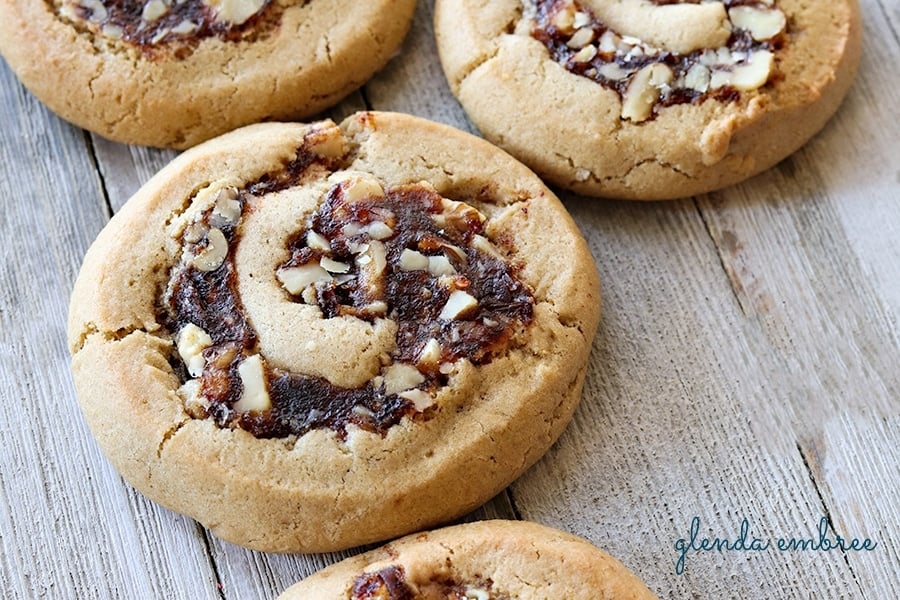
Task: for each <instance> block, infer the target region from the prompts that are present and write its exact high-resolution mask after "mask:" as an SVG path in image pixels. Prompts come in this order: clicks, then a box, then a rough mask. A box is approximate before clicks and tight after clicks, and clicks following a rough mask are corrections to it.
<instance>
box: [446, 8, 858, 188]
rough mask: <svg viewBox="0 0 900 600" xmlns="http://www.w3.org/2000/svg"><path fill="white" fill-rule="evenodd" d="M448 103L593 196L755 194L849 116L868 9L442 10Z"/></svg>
mask: <svg viewBox="0 0 900 600" xmlns="http://www.w3.org/2000/svg"><path fill="white" fill-rule="evenodd" d="M435 32H436V35H437V40H438V51H439V54H440V57H441V62H442V64H443V67H444V72H445V74H446V75H447V79H448V81H449V83H450V87H451V90H452V91H453V93H454V94H455V95H456V96H457V98H458V99H459V100H460V102H461V104H462V105H463V107H464V108H465V110H466V112H467V113H468V115H469V116H470V117H471V118H472V120H473V122H474V123H475V125H476V126H478V128H479V129H480V130H481V132H482V133H483V134H484V135H485V137H487V138H488V139H489V140H491V141H494V142H495V143H497V144H498V145H500V146H502V147H503V148H504V149H506V150H507V151H509V152H510V153H512V154H513V155H514V156H516V157H517V158H519V159H520V160H522V161H523V162H525V163H526V164H528V165H529V166H530V167H532V168H533V169H534V170H535V171H536V172H537V173H538V174H539V175H541V176H542V177H544V178H545V179H547V180H549V181H551V182H552V183H554V184H556V185H559V186H561V187H564V188H566V189H569V190H573V191H575V192H578V193H582V194H586V195H591V196H604V197H619V198H627V199H635V200H657V199H671V198H679V197H684V196H689V195H693V194H698V193H704V192H708V191H711V190H715V189H719V188H722V187H724V186H727V185H731V184H733V183H737V182H739V181H742V180H744V179H746V178H748V177H750V176H752V175H755V174H757V173H760V172H761V171H763V170H765V169H767V168H769V167H771V166H772V165H774V164H775V163H777V162H778V161H779V160H781V159H783V158H784V157H786V156H787V155H789V154H790V153H792V152H794V151H795V150H797V149H798V148H799V147H800V146H801V145H802V144H804V143H805V142H806V141H807V140H808V139H809V138H810V137H812V136H813V135H814V134H815V133H816V132H817V131H819V129H821V128H822V127H823V126H824V124H825V122H826V121H827V120H828V118H830V116H831V115H832V114H833V113H834V112H835V110H837V107H838V105H839V104H840V102H841V100H842V99H843V97H844V95H845V94H846V93H847V91H848V90H849V88H850V84H851V83H852V80H853V77H854V75H855V71H856V66H857V64H858V62H859V55H860V47H861V41H860V40H861V26H860V19H859V8H858V5H857V2H856V0H821V1H819V2H815V3H807V2H804V1H803V0H711V1H703V2H698V1H686V0H681V1H679V0H498V1H497V2H492V3H489V4H488V3H484V2H480V1H478V0H438V2H437V3H436V5H435Z"/></svg>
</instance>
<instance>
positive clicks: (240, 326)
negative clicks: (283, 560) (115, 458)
mask: <svg viewBox="0 0 900 600" xmlns="http://www.w3.org/2000/svg"><path fill="white" fill-rule="evenodd" d="M310 156H312V155H311V154H309V153H304V152H303V151H301V152H300V153H298V158H297V159H296V160H295V161H293V162H292V163H291V164H289V165H288V166H287V167H286V169H285V170H284V172H282V173H281V174H278V175H275V176H266V177H264V178H263V179H261V180H260V181H258V182H254V183H253V184H251V185H248V186H245V187H244V188H243V189H238V188H236V187H222V188H221V189H218V190H216V191H211V190H206V191H204V193H205V194H207V196H208V198H207V199H206V201H205V206H206V207H205V208H203V209H202V210H198V211H196V212H195V214H193V215H189V217H188V218H187V221H184V219H182V221H181V225H180V227H179V229H178V231H177V232H175V233H174V234H173V235H174V237H175V239H176V240H177V241H178V242H179V244H180V246H181V249H182V250H181V256H180V259H179V261H178V263H177V264H176V265H175V266H174V267H173V269H172V271H171V274H170V279H169V283H168V286H167V289H166V291H165V293H164V295H163V298H162V307H161V309H160V312H161V317H160V318H161V322H163V323H164V324H165V325H166V326H167V327H168V328H169V329H170V330H171V331H172V332H173V335H174V337H175V342H176V346H177V351H178V355H179V357H178V361H177V363H180V364H178V367H179V370H180V372H181V373H182V374H183V378H184V380H185V381H184V385H183V386H182V388H181V390H180V394H181V396H182V397H183V398H184V401H185V406H186V407H187V410H188V412H189V413H190V414H191V415H192V416H193V417H195V418H207V417H211V418H212V419H213V420H214V421H215V422H216V423H217V424H218V425H219V426H221V427H241V428H244V429H246V430H248V431H250V432H251V433H252V434H253V435H255V436H257V437H284V436H288V435H292V434H296V435H300V434H303V433H305V432H306V431H309V430H310V429H314V428H325V427H327V428H330V429H332V430H334V431H336V432H337V433H338V434H339V435H341V436H342V437H344V436H346V432H347V426H348V424H351V423H352V424H355V425H356V426H357V427H359V428H362V429H364V430H367V431H372V432H378V433H380V434H382V435H383V434H384V433H386V431H387V429H388V428H390V427H391V426H392V425H395V424H396V423H398V422H399V421H400V420H401V419H402V418H403V417H409V418H412V419H427V418H430V417H431V416H432V415H433V414H434V413H435V411H436V410H439V407H438V406H437V405H436V400H435V395H436V393H437V391H438V390H439V389H440V388H441V387H442V386H444V385H446V384H447V381H448V376H449V374H450V373H451V372H452V370H453V368H454V367H453V365H454V363H455V362H457V361H459V360H461V359H467V360H469V361H471V362H472V363H474V364H484V363H487V362H489V361H490V360H491V359H492V358H493V357H494V356H496V355H497V354H498V353H499V352H502V351H503V350H504V349H505V348H506V347H507V345H508V342H509V341H510V339H511V338H512V336H514V335H515V334H516V333H517V332H519V331H521V330H523V329H524V328H525V327H526V326H527V325H528V324H529V323H530V322H531V320H532V318H533V306H534V298H533V296H532V294H531V292H530V290H529V289H528V287H527V286H526V285H525V284H523V283H522V282H521V281H520V280H519V278H518V277H517V272H518V266H517V265H516V264H514V263H512V262H511V261H510V260H508V259H507V255H508V252H509V251H510V250H511V249H512V246H511V245H510V243H509V242H502V241H501V242H498V243H496V244H495V243H494V242H492V241H490V240H489V239H488V238H487V237H486V236H485V231H484V224H485V217H484V216H483V215H482V214H481V213H480V212H479V211H478V210H476V209H475V208H473V207H472V206H470V205H468V204H465V203H462V202H456V201H453V200H448V199H446V198H443V197H442V196H441V195H440V194H438V193H437V192H436V191H435V190H434V189H433V188H431V187H430V186H429V185H428V184H425V183H419V184H410V185H403V186H398V187H393V188H388V189H385V188H384V187H383V186H382V184H381V183H380V182H379V180H377V179H376V178H375V177H373V176H371V175H368V174H366V173H356V172H344V173H343V175H342V177H343V179H340V178H338V179H339V180H338V181H336V182H334V183H333V185H331V187H330V188H329V189H328V191H327V193H325V195H324V197H323V198H322V200H321V201H320V204H319V206H318V208H317V210H316V211H315V212H314V213H313V214H312V215H311V216H310V217H309V218H308V220H307V222H306V223H299V224H298V230H299V232H298V233H297V234H295V235H294V237H293V238H291V239H290V240H289V242H288V248H287V252H288V255H289V257H288V259H287V260H285V261H284V262H283V263H282V264H280V265H279V266H278V267H277V269H276V273H275V276H276V278H277V280H278V281H279V282H280V283H281V285H282V286H283V291H284V293H285V294H286V296H287V297H288V298H289V299H290V300H291V301H293V302H297V303H302V304H307V305H310V306H314V307H316V308H317V309H318V310H319V311H320V312H321V318H323V319H326V320H328V319H363V320H366V321H369V322H375V321H376V320H379V319H390V320H392V321H394V322H395V323H396V325H397V335H396V340H395V347H394V349H393V351H392V355H391V356H390V360H389V361H385V362H387V363H388V364H384V365H383V366H382V367H381V370H380V372H379V373H378V374H377V375H375V376H374V377H373V378H372V379H371V380H369V381H368V383H366V384H365V385H363V386H362V387H359V388H342V387H338V386H335V385H332V384H331V383H329V382H328V381H327V380H325V379H322V378H317V377H312V376H307V375H303V374H299V373H293V372H289V371H286V370H283V369H280V368H275V367H274V366H271V365H268V364H267V363H266V359H265V357H264V356H262V355H261V354H260V352H259V349H258V338H257V334H256V332H255V330H254V328H253V326H252V324H251V323H250V322H249V319H248V318H247V316H246V315H245V312H244V308H243V306H242V304H241V299H240V297H239V294H238V292H237V272H236V267H235V263H234V254H235V252H234V247H235V245H236V243H237V242H238V241H239V239H240V236H241V220H242V217H243V215H244V213H245V211H247V210H250V209H249V208H248V206H250V205H251V204H253V203H254V202H265V201H268V200H269V198H267V197H266V195H267V194H268V193H269V192H271V191H273V190H278V189H283V188H285V187H290V186H291V185H292V182H293V181H295V180H296V179H297V178H302V177H303V176H304V174H305V173H307V171H309V169H310V168H311V167H312V166H315V167H316V168H321V167H322V165H320V164H318V163H316V162H315V159H312V158H309V157H310ZM195 203H196V201H195ZM201 204H202V203H201ZM289 326H290V325H289V324H285V327H289ZM182 367H183V368H182Z"/></svg>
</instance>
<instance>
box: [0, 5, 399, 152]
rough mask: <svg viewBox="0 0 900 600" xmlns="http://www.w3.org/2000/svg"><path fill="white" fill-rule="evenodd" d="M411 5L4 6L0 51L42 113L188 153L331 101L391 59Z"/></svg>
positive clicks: (302, 115) (306, 114)
mask: <svg viewBox="0 0 900 600" xmlns="http://www.w3.org/2000/svg"><path fill="white" fill-rule="evenodd" d="M415 6H416V3H415V0H373V1H371V2H354V1H353V0H37V1H28V0H4V1H3V2H0V54H2V55H3V57H4V58H5V59H6V61H7V62H8V63H9V65H10V67H11V68H12V69H13V71H14V72H15V73H16V75H17V76H18V77H19V79H20V80H21V81H22V83H23V84H24V85H25V86H26V87H27V88H28V89H29V90H30V91H31V92H32V93H33V94H34V95H35V96H37V97H38V98H39V99H40V100H41V101H42V102H44V103H45V104H46V105H47V106H48V107H49V108H50V109H51V110H53V111H54V112H56V113H57V114H58V115H59V116H60V117H62V118H64V119H66V120H68V121H71V122H72V123H74V124H76V125H78V126H80V127H83V128H85V129H88V130H90V131H93V132H96V133H98V134H100V135H102V136H104V137H107V138H110V139H112V140H114V141H118V142H124V143H128V144H141V145H148V146H160V147H172V148H179V149H183V148H188V147H190V146H193V145H195V144H197V143H199V142H201V141H204V140H207V139H209V138H211V137H214V136H216V135H220V134H222V133H225V132H227V131H230V130H232V129H235V128H237V127H240V126H243V125H248V124H251V123H256V122H260V121H283V120H298V119H301V118H306V117H309V116H311V115H314V114H317V113H319V112H321V111H322V110H324V109H326V108H328V107H330V106H332V105H334V104H336V103H337V102H338V101H339V100H340V99H342V98H343V97H345V96H346V95H347V94H349V93H350V92H352V91H353V90H355V89H357V88H358V87H359V86H361V85H362V84H363V83H365V82H366V81H367V80H368V79H369V78H370V77H371V76H372V75H373V74H374V73H375V72H376V71H377V70H378V69H380V68H381V67H382V66H384V64H385V63H387V61H388V60H389V58H390V57H391V56H392V55H393V54H394V52H395V51H396V50H397V48H398V47H399V46H400V43H401V42H402V40H403V37H404V36H405V35H406V32H407V30H408V29H409V26H410V24H411V22H412V16H413V12H414V11H415Z"/></svg>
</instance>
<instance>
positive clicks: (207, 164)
mask: <svg viewBox="0 0 900 600" xmlns="http://www.w3.org/2000/svg"><path fill="white" fill-rule="evenodd" d="M597 279H598V278H597V273H596V268H595V266H594V263H593V260H592V257H591V255H590V253H589V251H588V249H587V247H586V244H585V242H584V240H583V239H582V237H581V235H580V234H579V232H578V229H577V227H576V226H575V224H574V223H573V222H572V220H571V218H570V217H569V216H568V213H567V212H566V211H565V209H564V208H563V206H562V204H561V203H560V202H559V201H558V199H557V198H556V197H555V196H554V195H553V194H552V193H551V192H550V191H549V190H548V189H547V188H546V187H545V186H544V185H543V183H541V181H540V180H539V179H538V178H537V177H536V176H535V175H534V174H533V173H531V172H530V171H529V170H528V169H527V168H525V167H524V166H522V165H521V164H520V163H518V162H516V161H515V160H514V159H512V158H511V157H509V156H508V155H506V154H505V153H503V152H502V151H500V150H498V149H497V148H495V147H493V146H491V145H490V144H488V143H487V142H485V141H484V140H481V139H479V138H476V137H473V136H471V135H469V134H465V133H462V132H460V131H458V130H455V129H452V128H450V127H447V126H443V125H438V124H435V123H431V122H429V121H425V120H422V119H418V118H414V117H410V116H404V115H399V114H392V113H359V114H357V115H354V116H352V117H350V118H348V119H347V120H345V121H344V122H343V123H342V124H341V125H340V126H337V125H335V124H334V123H332V122H329V121H323V122H319V123H314V124H311V125H302V124H258V125H252V126H249V127H247V128H243V129H240V130H237V131H235V132H232V133H229V134H226V135H225V136H222V137H220V138H216V139H214V140H211V141H209V142H207V143H205V144H202V145H200V146H196V147H195V148H193V149H191V150H189V151H187V152H185V153H184V154H182V155H181V156H179V157H178V158H176V159H175V160H174V161H173V162H172V163H171V164H170V165H169V166H167V167H166V168H165V169H163V170H162V171H161V172H160V173H158V174H157V175H156V176H155V177H153V178H152V179H151V180H150V181H149V182H148V183H147V184H146V185H145V186H144V187H143V188H142V189H141V190H140V191H138V192H137V193H136V195H135V196H134V197H133V198H131V199H130V200H129V201H128V202H127V203H126V205H125V206H124V207H123V208H122V210H121V211H120V212H119V213H117V214H116V215H115V216H114V217H113V218H112V219H111V220H110V222H109V224H108V226H107V227H106V228H104V230H103V231H102V232H101V233H100V235H99V236H98V238H97V240H96V241H95V243H94V244H93V245H92V247H91V248H90V250H89V251H88V253H87V255H86V258H85V261H84V265H83V266H82V269H81V271H80V274H79V276H78V279H77V281H76V283H75V286H74V290H73V293H72V301H71V308H70V315H69V344H70V348H71V351H72V354H73V359H72V370H73V374H74V380H75V384H76V390H77V393H78V397H79V400H80V403H81V405H82V407H83V411H84V414H85V416H86V418H87V422H88V424H89V425H90V428H91V430H92V432H93V434H94V436H95V437H96V439H97V441H98V443H99V445H100V447H101V448H102V449H103V451H104V452H105V453H106V455H107V456H108V457H109V459H110V461H111V462H112V463H113V464H114V466H115V467H116V468H117V469H118V470H119V471H120V473H121V474H122V475H123V476H124V477H125V479H126V480H127V481H129V482H130V483H131V484H132V485H133V486H134V487H136V488H137V489H138V490H140V491H142V492H143V493H144V494H146V495H147V496H148V497H150V498H151V499H153V500H156V501H157V502H159V503H161V504H163V505H165V506H167V507H169V508H171V509H173V510H176V511H178V512H181V513H184V514H187V515H190V516H191V517H194V518H196V519H197V520H199V521H200V522H201V523H203V524H204V525H206V526H207V527H209V528H210V529H212V530H213V531H214V532H215V533H216V534H217V535H219V536H220V537H222V538H224V539H226V540H228V541H231V542H234V543H237V544H241V545H243V546H247V547H250V548H255V549H260V550H268V551H283V552H287V551H304V552H311V551H325V550H333V549H337V548H345V547H349V546H353V545H356V544H362V543H367V542H373V541H377V540H384V539H387V538H390V537H395V536H397V535H400V534H403V533H408V532H410V531H415V530H420V529H423V528H425V527H429V526H433V525H435V524H437V523H441V522H444V521H447V520H449V519H452V518H455V517H457V516H459V515H461V514H464V513H466V512H468V511H471V510H472V509H474V508H475V507H477V506H479V505H480V504H482V503H483V502H484V501H486V500H487V499H489V498H491V497H492V496H493V495H494V494H496V493H497V492H499V491H500V490H502V489H503V488H504V487H505V486H506V485H507V484H509V483H510V482H511V481H512V480H513V479H514V478H515V477H516V476H518V475H519V474H520V473H521V472H522V471H523V470H525V469H526V468H528V466H529V465H531V464H532V463H534V462H535V461H536V460H537V459H538V458H539V457H540V456H541V454H543V453H544V451H546V450H547V448H548V447H549V446H550V445H551V444H552V443H553V442H554V440H555V439H556V438H557V436H558V435H559V434H560V433H561V431H562V429H563V428H564V426H565V425H566V423H567V422H568V420H569V419H570V417H571V414H572V412H573V410H574V408H575V406H576V404H577V403H578V401H579V398H580V395H581V388H582V383H583V379H584V375H585V370H586V365H587V359H588V353H589V350H590V347H591V340H592V337H593V335H594V332H595V330H596V327H597V323H598V319H599V290H598V280H597Z"/></svg>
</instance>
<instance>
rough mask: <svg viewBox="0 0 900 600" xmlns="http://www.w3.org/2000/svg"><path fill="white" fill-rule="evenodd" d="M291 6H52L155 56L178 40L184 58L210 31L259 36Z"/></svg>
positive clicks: (111, 1)
mask: <svg viewBox="0 0 900 600" xmlns="http://www.w3.org/2000/svg"><path fill="white" fill-rule="evenodd" d="M293 4H301V2H300V1H299V0H297V1H296V2H293ZM291 5H292V3H278V2H273V1H272V0H144V1H142V2H135V1H133V0H64V1H63V2H62V3H61V4H59V5H58V6H56V7H55V8H56V10H57V11H58V14H59V16H60V18H62V19H64V20H66V21H68V22H71V23H72V24H73V26H75V27H78V28H84V29H85V30H87V31H89V32H91V33H92V34H93V35H98V36H102V37H103V38H105V39H106V40H108V41H109V42H110V43H115V42H121V43H123V44H131V45H133V46H135V47H137V48H138V49H140V50H141V52H142V53H144V54H145V55H149V56H151V57H154V56H159V54H160V50H161V48H160V47H161V46H163V45H171V44H173V43H176V42H179V43H180V45H179V47H178V53H179V55H180V56H181V57H183V56H184V55H185V53H186V52H190V51H191V50H192V46H196V44H197V43H198V42H199V41H200V40H202V39H204V38H208V37H211V36H218V37H220V38H222V39H225V40H229V41H232V42H237V41H241V40H247V39H251V38H253V39H258V38H259V37H260V36H264V35H266V34H267V32H268V30H271V29H272V28H274V27H277V25H278V22H279V19H280V15H281V13H282V12H283V11H284V9H285V8H287V7H290V6H291Z"/></svg>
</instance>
